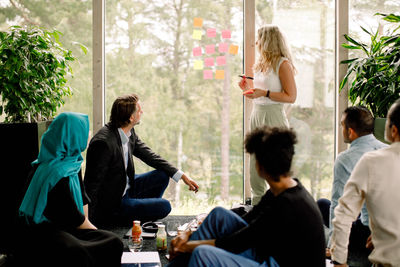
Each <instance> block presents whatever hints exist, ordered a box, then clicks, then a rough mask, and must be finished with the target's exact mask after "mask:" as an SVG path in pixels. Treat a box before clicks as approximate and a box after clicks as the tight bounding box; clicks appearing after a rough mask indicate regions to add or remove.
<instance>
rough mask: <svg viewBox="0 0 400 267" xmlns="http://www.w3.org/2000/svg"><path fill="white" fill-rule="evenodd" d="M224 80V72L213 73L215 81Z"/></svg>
mask: <svg viewBox="0 0 400 267" xmlns="http://www.w3.org/2000/svg"><path fill="white" fill-rule="evenodd" d="M224 78H225V72H224V70H216V71H215V79H217V80H223V79H224Z"/></svg>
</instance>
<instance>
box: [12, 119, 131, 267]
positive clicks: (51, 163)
mask: <svg viewBox="0 0 400 267" xmlns="http://www.w3.org/2000/svg"><path fill="white" fill-rule="evenodd" d="M88 136H89V118H88V116H87V115H85V114H80V113H73V112H65V113H61V114H60V115H58V116H57V117H56V118H55V119H54V121H53V122H52V123H51V125H50V127H49V129H48V130H47V131H46V132H45V133H44V135H43V137H42V142H41V147H40V152H39V156H38V158H37V160H35V161H34V162H33V163H32V165H33V168H34V170H35V171H34V174H33V177H32V179H31V182H30V184H29V187H28V189H27V191H26V194H25V196H24V199H23V201H22V204H21V206H20V209H19V212H20V216H21V217H22V218H24V221H25V224H26V226H27V229H28V233H29V234H28V239H29V240H28V242H32V246H31V247H34V251H35V252H34V253H32V255H34V256H33V258H34V259H35V260H37V261H38V262H37V263H38V264H39V265H41V266H120V259H121V255H122V248H123V245H122V242H121V240H120V239H119V238H118V237H117V236H115V235H114V234H113V233H111V232H107V231H102V230H97V228H96V227H95V226H94V225H93V224H92V223H90V221H89V220H88V217H87V214H86V215H85V213H84V205H86V204H87V203H88V202H89V201H90V200H89V199H88V197H87V196H86V193H85V190H84V186H83V183H82V179H81V178H80V170H81V164H82V161H83V158H82V155H81V153H82V152H83V151H84V150H85V149H86V146H87V142H88ZM31 247H30V248H31ZM55 261H56V262H57V263H56V264H55ZM29 263H30V264H32V258H30V259H29Z"/></svg>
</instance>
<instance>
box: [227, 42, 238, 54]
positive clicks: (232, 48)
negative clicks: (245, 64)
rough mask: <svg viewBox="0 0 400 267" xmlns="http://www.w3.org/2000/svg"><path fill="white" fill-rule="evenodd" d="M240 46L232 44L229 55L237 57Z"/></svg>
mask: <svg viewBox="0 0 400 267" xmlns="http://www.w3.org/2000/svg"><path fill="white" fill-rule="evenodd" d="M238 50H239V46H237V45H233V44H231V45H230V46H229V54H232V55H236V54H237V53H238Z"/></svg>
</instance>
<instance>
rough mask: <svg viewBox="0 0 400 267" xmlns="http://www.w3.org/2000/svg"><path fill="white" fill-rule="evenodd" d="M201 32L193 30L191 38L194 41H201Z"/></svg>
mask: <svg viewBox="0 0 400 267" xmlns="http://www.w3.org/2000/svg"><path fill="white" fill-rule="evenodd" d="M201 34H202V32H201V30H193V35H192V38H193V39H196V40H201Z"/></svg>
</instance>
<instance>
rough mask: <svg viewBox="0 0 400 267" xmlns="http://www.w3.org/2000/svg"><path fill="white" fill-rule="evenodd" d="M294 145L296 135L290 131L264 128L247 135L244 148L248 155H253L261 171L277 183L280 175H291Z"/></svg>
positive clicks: (282, 128)
mask: <svg viewBox="0 0 400 267" xmlns="http://www.w3.org/2000/svg"><path fill="white" fill-rule="evenodd" d="M296 143H297V137H296V133H295V132H294V131H293V130H292V129H287V128H284V127H281V128H278V127H273V128H271V127H267V126H264V127H259V128H256V129H254V130H253V131H252V132H250V133H249V134H247V136H246V139H245V148H246V151H247V152H248V153H250V154H255V157H256V160H257V162H258V164H259V165H260V167H261V168H262V169H263V171H264V172H265V173H266V174H267V175H268V176H270V177H271V178H272V179H273V180H274V181H277V182H278V181H279V179H280V176H281V175H290V174H291V172H290V168H291V165H292V159H293V155H294V153H295V152H294V145H295V144H296Z"/></svg>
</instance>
